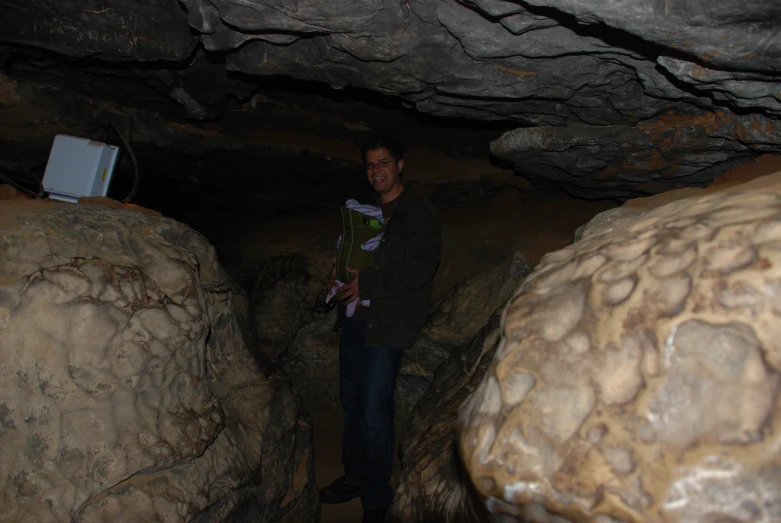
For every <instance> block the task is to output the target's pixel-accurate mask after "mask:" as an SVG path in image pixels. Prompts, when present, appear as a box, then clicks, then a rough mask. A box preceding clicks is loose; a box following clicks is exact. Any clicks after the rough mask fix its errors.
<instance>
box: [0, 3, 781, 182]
mask: <svg viewBox="0 0 781 523" xmlns="http://www.w3.org/2000/svg"><path fill="white" fill-rule="evenodd" d="M0 17H2V19H3V20H4V23H3V27H2V29H0V42H2V43H3V44H4V45H6V46H7V47H6V52H8V51H10V52H18V51H20V50H24V51H30V50H36V49H37V50H45V51H47V52H49V53H54V55H55V56H58V57H59V58H62V59H77V58H79V59H85V58H89V59H90V60H91V64H92V67H93V68H95V69H100V68H109V69H110V68H112V67H114V68H116V67H117V65H118V64H120V63H121V65H122V66H123V67H125V68H126V69H127V70H132V71H133V72H134V73H135V74H136V75H137V76H140V77H142V78H144V79H146V80H147V81H148V82H149V83H151V84H154V85H155V87H156V89H157V90H158V91H162V92H164V93H165V94H166V95H167V96H168V97H169V98H171V99H173V100H175V101H177V102H178V103H179V104H181V105H182V106H184V108H185V109H186V112H187V115H188V116H189V117H190V118H193V119H210V118H215V117H219V116H220V110H221V109H220V107H221V105H220V103H221V102H222V101H223V100H224V99H226V98H227V97H230V96H235V97H238V98H246V97H247V96H248V95H249V94H250V93H251V92H252V90H253V88H254V87H253V84H252V82H251V81H250V80H251V79H252V78H254V77H257V76H268V75H284V76H289V77H293V78H296V79H298V80H306V81H313V82H321V83H324V84H327V85H330V86H331V87H332V88H334V89H342V88H345V87H348V86H350V87H359V88H364V89H368V90H371V91H374V92H377V93H382V94H384V95H390V96H392V97H397V98H399V99H401V100H403V101H404V103H405V104H407V105H409V106H410V107H414V108H416V109H417V110H418V111H421V112H424V113H430V114H433V115H437V116H445V117H459V118H468V119H472V120H483V121H486V120H487V121H496V120H502V121H505V120H510V121H513V122H515V123H516V124H517V129H515V130H511V131H509V132H507V133H505V134H504V135H502V136H501V137H500V138H498V139H497V140H495V141H493V142H492V144H491V150H492V152H493V154H494V155H496V156H498V157H500V158H502V159H505V160H509V161H511V162H513V163H514V164H515V166H516V170H517V171H518V172H520V173H522V174H524V175H525V176H527V177H528V178H529V179H531V180H547V181H553V182H555V183H556V184H558V185H561V186H564V187H566V188H567V189H568V190H570V191H571V192H573V193H575V194H579V195H582V196H587V197H626V196H632V195H637V194H643V193H652V192H658V191H661V190H665V189H668V188H672V187H677V186H682V185H692V184H695V185H696V184H704V183H707V182H708V181H710V180H711V179H712V178H713V177H714V176H715V175H717V174H720V173H721V172H723V171H725V170H726V169H727V168H729V167H731V166H732V165H733V164H734V163H735V162H737V161H741V160H745V159H746V158H749V157H752V156H755V155H757V154H761V153H767V152H770V153H779V152H781V123H779V121H778V117H779V115H781V78H780V77H779V73H781V65H779V64H781V4H779V3H777V2H769V1H766V0H740V1H738V0H666V1H661V0H656V1H645V0H557V1H554V0H530V1H524V2H521V1H503V0H463V1H461V2H457V1H454V0H402V1H397V0H366V1H361V2H355V1H353V0H333V1H331V2H321V1H316V0H181V2H179V1H176V0H142V1H119V0H69V1H67V2H63V1H61V0H36V1H34V2H33V1H32V0H6V1H4V2H3V3H1V4H0ZM50 56H51V54H50Z"/></svg>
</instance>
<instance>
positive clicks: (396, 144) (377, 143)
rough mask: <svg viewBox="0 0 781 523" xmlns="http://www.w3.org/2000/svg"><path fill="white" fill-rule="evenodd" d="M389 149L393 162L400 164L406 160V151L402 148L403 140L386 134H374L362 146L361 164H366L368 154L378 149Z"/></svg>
mask: <svg viewBox="0 0 781 523" xmlns="http://www.w3.org/2000/svg"><path fill="white" fill-rule="evenodd" d="M382 148H385V149H388V152H389V153H390V154H391V156H392V157H393V160H394V161H396V162H398V161H399V160H401V159H402V158H404V150H403V149H402V148H401V140H399V139H398V138H396V137H395V136H391V135H389V134H385V133H377V134H373V135H372V136H371V137H369V139H368V140H366V141H365V142H363V145H362V146H361V162H363V163H366V153H368V152H369V151H375V150H377V149H382Z"/></svg>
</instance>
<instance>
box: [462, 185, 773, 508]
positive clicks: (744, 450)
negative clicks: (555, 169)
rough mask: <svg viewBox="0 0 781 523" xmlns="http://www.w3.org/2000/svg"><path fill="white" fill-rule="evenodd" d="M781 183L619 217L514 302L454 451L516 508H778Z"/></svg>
mask: <svg viewBox="0 0 781 523" xmlns="http://www.w3.org/2000/svg"><path fill="white" fill-rule="evenodd" d="M779 245H781V180H780V179H779V175H775V176H770V177H765V178H761V179H758V180H756V181H754V182H751V183H749V184H746V185H743V186H740V187H736V188H731V189H728V190H725V191H722V192H716V193H712V194H705V195H702V196H698V197H694V198H688V199H683V200H678V201H674V202H672V203H669V204H666V205H663V206H661V207H658V208H656V209H654V210H651V211H649V212H647V213H645V214H643V215H641V216H638V217H626V218H623V219H619V220H616V221H614V222H613V223H612V224H611V225H610V227H609V228H608V229H607V230H603V231H601V232H600V231H599V230H596V231H595V232H593V233H592V234H589V235H587V236H586V237H585V238H584V239H583V240H581V241H579V242H577V243H575V244H573V245H571V246H570V247H567V248H565V249H562V250H560V251H557V252H554V253H551V254H549V255H547V256H546V257H545V258H544V259H543V261H542V262H541V263H540V265H539V266H538V267H537V268H536V270H535V271H534V272H533V273H532V275H530V276H529V277H528V278H527V279H526V280H524V282H523V284H522V285H521V287H520V288H519V290H518V292H517V293H516V295H515V297H514V298H513V299H512V300H511V301H510V302H509V304H508V306H507V308H506V310H505V312H504V322H503V326H502V336H503V338H502V342H501V343H500V345H499V347H498V348H497V352H496V357H495V358H494V361H493V363H492V364H491V367H490V369H489V372H488V373H487V374H486V376H485V377H484V379H483V380H482V382H481V384H480V386H479V388H478V389H477V390H476V391H475V392H474V393H473V394H472V396H471V397H470V398H469V400H468V401H467V402H466V403H465V405H464V407H463V418H462V421H461V428H460V431H461V434H460V448H461V452H462V456H463V459H464V461H465V463H466V466H467V468H468V470H469V474H470V477H471V478H472V480H473V482H474V485H475V487H476V488H477V489H478V490H479V492H480V493H481V494H482V495H483V496H484V497H485V499H486V500H487V501H486V507H487V508H488V510H489V511H490V512H492V513H493V514H496V515H497V517H498V515H499V514H503V515H504V516H503V517H505V518H509V519H510V520H518V521H533V522H542V521H546V522H547V521H561V522H564V521H638V522H639V521H687V522H692V521H714V520H720V521H722V520H723V521H726V520H728V521H768V522H769V521H776V520H778V518H779V517H781V513H779V509H778V507H779V506H781V504H780V503H779V497H778V492H779V488H780V487H781V480H780V479H779V478H781V474H779V470H781V465H780V464H779V460H778V452H777V449H776V447H777V444H778V440H779V436H778V427H777V425H778V403H777V397H778V396H777V391H778V385H779V370H780V367H781V364H780V363H779V358H781V356H780V355H779V354H780V353H779V350H780V349H779V345H778V339H779V329H778V325H779V322H778V315H779V307H778V306H777V303H776V302H777V301H778V300H777V294H778V288H779V284H780V283H779V282H781V250H779Z"/></svg>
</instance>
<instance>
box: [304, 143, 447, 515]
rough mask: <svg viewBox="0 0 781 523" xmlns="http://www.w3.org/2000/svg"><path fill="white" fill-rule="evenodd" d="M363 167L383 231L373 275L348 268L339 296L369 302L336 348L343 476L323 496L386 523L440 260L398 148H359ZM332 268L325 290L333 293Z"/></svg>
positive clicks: (437, 238) (426, 205)
mask: <svg viewBox="0 0 781 523" xmlns="http://www.w3.org/2000/svg"><path fill="white" fill-rule="evenodd" d="M361 159H362V160H363V163H364V166H365V168H366V176H367V178H368V180H369V184H370V185H371V187H372V188H373V189H374V191H375V192H376V193H377V194H378V195H379V200H380V201H379V204H380V207H381V209H382V213H383V216H384V217H385V219H386V222H387V227H386V229H385V233H384V235H383V237H382V240H381V241H380V246H379V247H378V248H377V251H376V254H375V257H374V262H373V267H372V268H370V269H363V270H360V271H359V270H355V269H353V268H348V272H350V273H351V274H353V276H354V279H353V281H351V282H350V283H348V284H346V285H343V286H341V287H340V288H339V289H338V291H337V292H338V296H339V297H340V299H341V300H342V301H343V303H351V302H353V301H354V300H359V303H360V302H362V301H364V300H368V301H369V305H368V306H367V307H364V306H360V305H359V306H358V307H357V309H356V311H355V313H354V315H353V316H352V317H351V318H344V319H343V322H342V333H341V337H340V340H339V382H340V394H341V404H342V409H343V410H344V435H343V440H342V464H343V465H344V471H345V475H344V476H342V477H340V478H338V479H337V480H335V481H334V482H333V483H331V484H330V485H329V486H327V487H325V488H323V489H321V490H320V500H321V501H322V502H323V503H344V502H347V501H350V500H351V499H354V498H356V497H358V496H360V498H361V504H362V505H363V509H364V516H363V522H364V523H373V522H381V521H384V520H385V516H386V514H387V511H388V507H389V506H390V504H391V502H392V501H393V490H392V488H391V486H390V478H391V471H392V468H393V456H394V438H395V432H394V414H395V412H394V410H395V407H394V403H393V395H394V391H395V388H396V376H397V375H398V372H399V367H400V366H401V359H402V355H403V349H405V348H408V347H410V346H412V344H413V343H414V342H415V340H416V338H417V337H418V335H419V333H420V330H421V328H422V327H423V325H424V323H425V321H426V315H427V313H428V306H429V299H430V297H431V290H432V287H433V281H434V274H435V272H436V270H437V267H438V265H439V260H440V257H441V254H442V239H441V233H440V226H439V216H438V213H437V210H436V209H435V208H434V206H433V205H432V204H431V202H429V201H428V200H427V199H426V198H425V197H423V196H422V195H420V194H417V193H415V192H413V191H411V190H410V189H407V188H405V187H404V184H403V183H402V181H401V174H402V171H403V170H404V159H403V153H402V147H401V142H400V141H399V140H397V139H395V138H393V137H391V136H388V135H385V134H379V135H375V136H373V137H372V138H370V139H369V140H368V141H367V142H366V143H364V145H363V147H362V149H361ZM335 276H336V267H335V266H334V268H333V270H332V271H331V277H330V281H329V288H332V287H334V286H335V285H336V284H335Z"/></svg>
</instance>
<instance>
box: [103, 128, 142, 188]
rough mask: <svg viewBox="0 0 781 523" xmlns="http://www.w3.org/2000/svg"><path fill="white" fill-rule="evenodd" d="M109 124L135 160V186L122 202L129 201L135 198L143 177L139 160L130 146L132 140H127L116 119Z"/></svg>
mask: <svg viewBox="0 0 781 523" xmlns="http://www.w3.org/2000/svg"><path fill="white" fill-rule="evenodd" d="M109 124H110V125H111V128H112V129H114V132H115V133H117V136H119V139H120V141H121V142H122V145H124V146H125V149H126V150H127V153H128V154H129V155H130V159H131V160H132V161H133V188H132V189H131V190H130V194H128V195H127V196H126V197H125V199H124V200H122V203H128V202H129V201H130V200H132V199H133V198H135V196H136V192H137V191H138V184H139V181H140V178H141V176H140V174H139V172H138V160H136V155H135V153H134V152H133V148H132V147H130V142H129V141H128V140H127V138H125V135H124V134H122V132H121V131H120V130H119V127H117V124H116V123H114V120H111V121H110V122H109Z"/></svg>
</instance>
